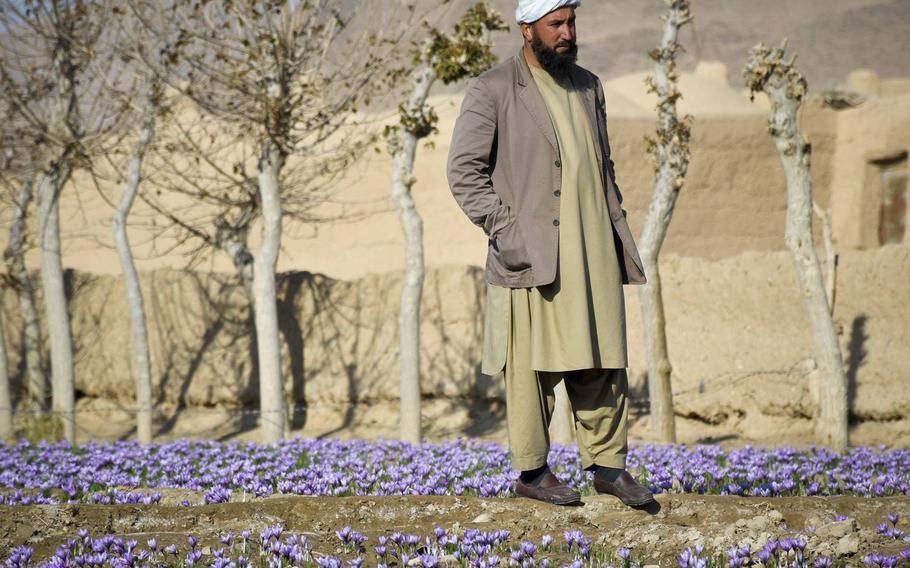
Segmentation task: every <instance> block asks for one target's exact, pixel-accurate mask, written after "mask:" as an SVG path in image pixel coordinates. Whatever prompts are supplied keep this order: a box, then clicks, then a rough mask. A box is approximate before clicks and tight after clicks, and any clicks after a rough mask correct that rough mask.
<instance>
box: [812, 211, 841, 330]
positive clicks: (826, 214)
mask: <svg viewBox="0 0 910 568" xmlns="http://www.w3.org/2000/svg"><path fill="white" fill-rule="evenodd" d="M812 209H813V211H815V214H816V215H818V219H819V221H821V224H822V242H823V243H824V245H825V296H827V298H828V311H829V312H830V313H831V315H832V316H833V315H834V301H835V299H836V298H837V296H836V293H837V251H836V250H835V249H834V232H833V231H832V229H831V211H830V210H828V211H826V210H824V209H822V208H821V207H819V205H818V204H817V203H815V202H814V201H813V202H812Z"/></svg>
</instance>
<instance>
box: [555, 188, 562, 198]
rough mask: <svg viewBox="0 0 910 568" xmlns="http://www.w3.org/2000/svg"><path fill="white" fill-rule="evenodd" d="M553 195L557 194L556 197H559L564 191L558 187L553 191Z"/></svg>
mask: <svg viewBox="0 0 910 568" xmlns="http://www.w3.org/2000/svg"><path fill="white" fill-rule="evenodd" d="M553 195H555V196H556V197H559V196H560V195H562V192H561V191H559V190H558V189H557V190H556V191H554V192H553Z"/></svg>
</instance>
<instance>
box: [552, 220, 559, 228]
mask: <svg viewBox="0 0 910 568" xmlns="http://www.w3.org/2000/svg"><path fill="white" fill-rule="evenodd" d="M553 226H554V227H558V226H559V219H553Z"/></svg>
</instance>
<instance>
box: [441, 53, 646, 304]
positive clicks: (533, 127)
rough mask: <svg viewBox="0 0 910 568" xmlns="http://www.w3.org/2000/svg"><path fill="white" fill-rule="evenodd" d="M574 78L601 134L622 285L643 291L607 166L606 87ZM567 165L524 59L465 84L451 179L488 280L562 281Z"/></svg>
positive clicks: (587, 75)
mask: <svg viewBox="0 0 910 568" xmlns="http://www.w3.org/2000/svg"><path fill="white" fill-rule="evenodd" d="M572 81H573V83H574V85H575V88H576V89H578V91H579V95H580V96H581V100H582V102H583V104H584V106H585V109H586V110H587V111H588V117H589V118H590V120H591V127H592V131H593V132H595V133H596V134H595V137H594V142H595V144H596V146H597V156H598V162H599V163H600V169H601V172H602V174H603V180H604V191H605V193H606V197H607V206H608V207H609V210H610V217H611V220H612V222H613V233H614V241H615V245H616V251H617V258H620V259H621V262H620V269H621V270H622V275H623V282H624V283H626V284H644V283H645V281H646V280H645V274H644V269H643V267H642V263H641V258H640V257H639V255H638V249H637V248H636V246H635V242H634V240H633V239H632V233H631V231H630V230H629V225H628V223H626V212H625V210H623V209H622V206H621V203H622V195H621V194H620V192H619V188H617V186H616V181H615V174H614V171H613V161H612V160H611V159H610V141H609V138H608V137H607V117H606V111H605V104H604V94H603V87H602V85H601V84H600V79H598V78H597V76H596V75H594V74H593V73H591V72H590V71H587V70H585V69H583V68H581V67H578V66H575V68H574V71H573V74H572ZM560 166H561V164H560V157H559V146H558V144H557V142H556V133H555V131H554V130H553V125H552V123H551V122H550V115H549V114H548V112H547V107H546V104H545V103H544V100H543V97H542V96H541V95H540V91H538V89H537V85H536V84H535V83H534V78H533V77H532V76H531V70H530V68H529V67H528V63H527V62H526V61H525V58H524V55H523V54H522V53H521V52H519V53H518V55H516V56H514V57H512V58H510V59H509V60H507V61H504V62H503V63H501V64H499V65H497V66H496V67H493V68H492V69H490V70H489V71H487V72H485V73H483V74H482V75H480V76H479V77H476V78H474V79H472V80H471V81H470V82H469V83H468V87H467V92H466V93H465V97H464V102H463V103H462V106H461V113H460V115H459V117H458V120H457V121H456V122H455V132H454V134H453V136H452V145H451V148H450V150H449V159H448V168H447V175H448V180H449V187H450V188H451V190H452V194H453V195H454V196H455V200H456V201H457V202H458V205H459V206H460V207H461V208H462V210H463V211H464V212H465V214H467V216H468V218H470V219H471V221H472V222H473V223H474V224H475V225H478V226H480V227H482V228H483V230H484V233H486V235H487V236H488V237H489V249H488V251H487V264H486V275H487V281H488V282H489V283H491V284H495V285H498V286H504V287H508V288H529V287H532V286H542V285H545V284H549V283H551V282H553V281H554V280H555V279H556V268H557V262H558V261H557V256H558V252H559V195H560V187H561V183H562V175H561V173H560Z"/></svg>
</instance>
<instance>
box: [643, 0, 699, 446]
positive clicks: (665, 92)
mask: <svg viewBox="0 0 910 568" xmlns="http://www.w3.org/2000/svg"><path fill="white" fill-rule="evenodd" d="M664 1H665V2H666V4H667V12H666V13H665V14H664V15H663V16H662V17H661V19H662V20H663V21H664V29H663V36H662V37H661V42H660V47H659V48H657V49H655V50H653V51H651V53H650V56H651V59H652V60H654V73H653V75H651V76H650V77H648V90H649V91H651V92H652V93H655V94H657V98H658V103H657V113H658V114H657V134H656V136H655V137H653V138H651V137H648V138H647V139H646V143H647V149H648V153H650V154H651V156H652V157H653V158H654V161H655V175H654V193H653V195H652V196H651V205H650V206H649V207H648V215H647V217H646V218H645V225H644V228H643V229H642V233H641V239H640V240H639V251H640V253H641V260H642V263H643V264H644V268H645V273H646V274H647V275H648V283H647V284H645V285H644V286H642V287H641V288H639V290H638V297H639V301H640V303H641V318H642V324H643V326H644V335H645V353H646V355H647V361H648V392H649V396H650V399H651V430H652V432H653V434H654V436H655V437H656V438H657V439H658V440H660V441H662V442H669V443H675V442H676V423H675V420H674V414H673V389H672V385H671V381H670V378H671V374H672V371H673V366H672V365H671V364H670V356H669V353H668V350H667V320H666V316H665V315H664V300H663V291H662V287H661V279H660V266H659V262H658V257H659V255H660V249H661V247H662V246H663V242H664V238H666V236H667V228H668V227H669V226H670V219H671V218H672V217H673V209H674V207H675V206H676V199H677V197H678V196H679V192H680V190H681V189H682V186H683V182H684V180H685V177H686V171H687V170H688V169H689V136H690V128H689V122H690V117H685V118H684V119H683V120H680V119H679V116H678V114H677V112H676V101H677V99H679V98H680V96H681V94H680V92H679V89H678V86H677V85H678V82H679V80H678V77H677V75H676V56H677V54H678V53H679V51H680V50H681V49H682V47H681V46H680V45H679V43H678V41H677V38H678V36H679V30H680V28H681V27H682V26H684V25H685V24H687V23H688V22H690V21H692V16H691V14H690V12H689V0H664Z"/></svg>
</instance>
